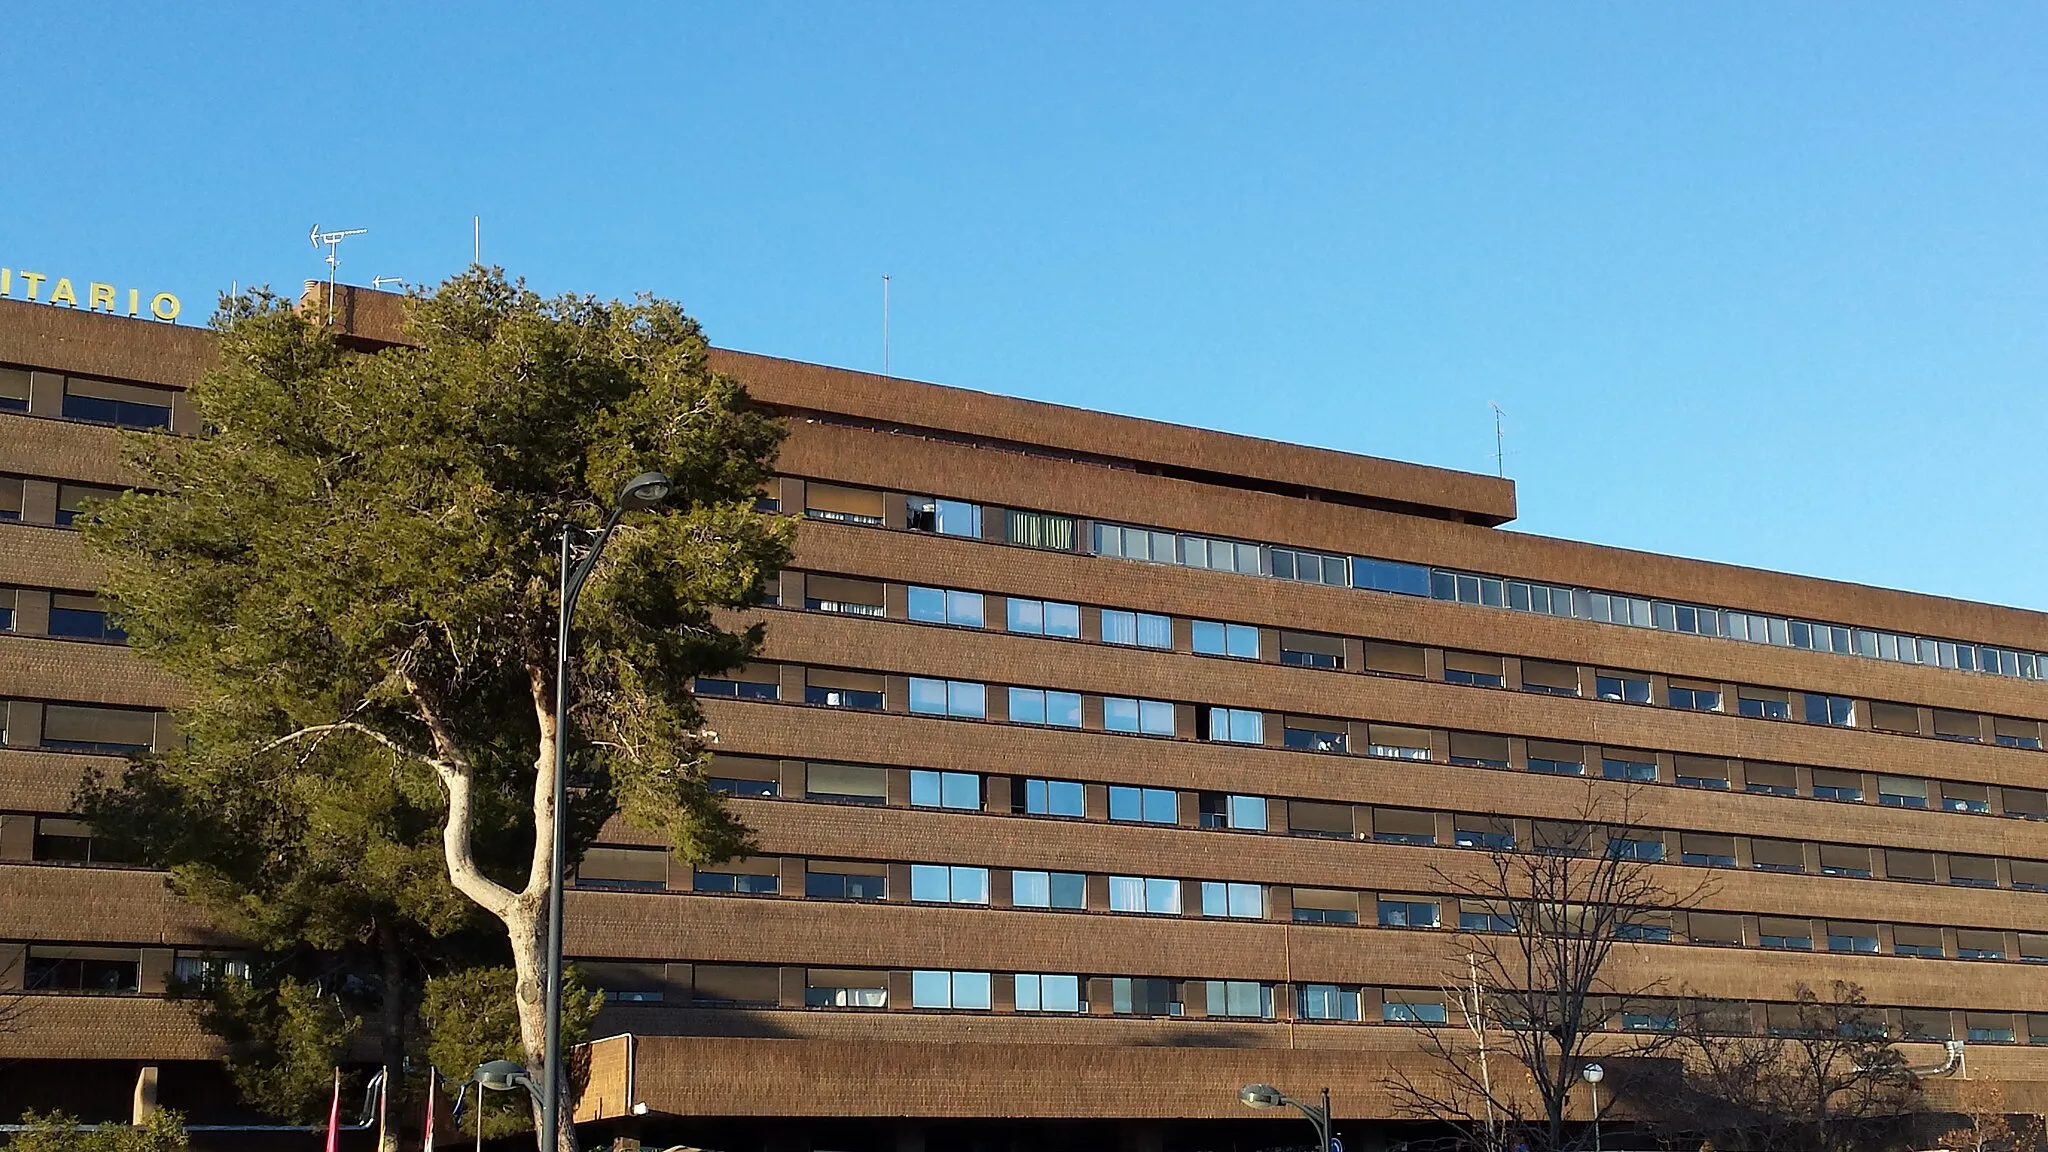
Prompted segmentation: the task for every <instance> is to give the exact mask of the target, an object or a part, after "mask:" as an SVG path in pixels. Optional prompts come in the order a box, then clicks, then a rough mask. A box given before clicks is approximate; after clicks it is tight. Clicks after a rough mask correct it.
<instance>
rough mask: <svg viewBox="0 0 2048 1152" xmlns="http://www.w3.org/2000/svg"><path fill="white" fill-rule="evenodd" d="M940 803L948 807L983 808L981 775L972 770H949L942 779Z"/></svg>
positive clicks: (977, 809)
mask: <svg viewBox="0 0 2048 1152" xmlns="http://www.w3.org/2000/svg"><path fill="white" fill-rule="evenodd" d="M940 788H941V791H942V795H941V797H940V803H941V804H943V805H945V806H946V807H948V808H967V809H973V810H976V811H979V810H980V808H981V777H979V776H976V775H974V774H973V773H971V772H948V773H946V774H945V775H944V776H943V777H942V778H941V780H940Z"/></svg>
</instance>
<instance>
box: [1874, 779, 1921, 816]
mask: <svg viewBox="0 0 2048 1152" xmlns="http://www.w3.org/2000/svg"><path fill="white" fill-rule="evenodd" d="M1877 802H1878V803H1879V804H1882V805H1884V806H1885V807H1887V808H1925V807H1927V781H1925V780H1911V779H1908V778H1906V777H1904V776H1879V777H1878V778H1877Z"/></svg>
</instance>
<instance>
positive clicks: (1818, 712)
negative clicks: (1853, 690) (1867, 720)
mask: <svg viewBox="0 0 2048 1152" xmlns="http://www.w3.org/2000/svg"><path fill="white" fill-rule="evenodd" d="M1800 701H1801V707H1802V709H1803V712H1802V716H1803V718H1804V719H1805V720H1806V722H1807V723H1808V724H1832V725H1834V726H1835V727H1837V728H1851V727H1854V726H1855V724H1856V704H1855V701H1853V700H1850V699H1849V698H1848V697H1847V696H1826V695H1822V694H1820V693H1818V692H1802V693H1800Z"/></svg>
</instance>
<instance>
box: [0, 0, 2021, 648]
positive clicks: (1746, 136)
mask: <svg viewBox="0 0 2048 1152" xmlns="http://www.w3.org/2000/svg"><path fill="white" fill-rule="evenodd" d="M0 43H4V44H5V48H6V57H7V60H8V62H9V69H8V78H7V81H6V92H5V95H4V96H0V161H4V170H0V265H8V266H12V267H14V268H24V267H26V268H33V269H38V270H42V271H47V272H49V273H51V274H53V275H59V274H68V275H72V276H75V277H81V278H90V279H96V280H111V281H114V282H116V283H118V284H120V285H122V286H123V287H127V286H138V287H143V288H144V289H145V296H146V295H147V293H148V292H149V291H154V290H158V289H163V290H170V291H175V292H178V293H180V294H181V295H182V296H184V297H185V299H186V300H187V302H188V304H187V316H186V319H187V320H199V319H203V316H204V313H205V312H206V311H208V308H207V307H206V306H205V305H206V302H207V301H209V300H210V299H211V297H212V295H213V293H214V292H215V291H217V290H219V289H223V288H226V287H227V286H228V285H229V283H230V282H231V281H240V282H241V283H242V284H244V285H246V284H249V283H251V282H268V283H271V284H274V285H278V286H280V287H284V286H292V285H296V284H297V283H298V282H299V281H301V280H303V279H305V278H307V277H313V276H319V275H323V274H324V272H325V268H324V266H323V265H322V264H321V263H320V260H319V255H318V254H317V253H316V252H314V251H313V250H312V248H311V246H310V244H309V243H308V240H307V231H308V229H309V227H310V226H311V225H313V224H315V223H318V224H320V225H323V226H326V227H363V228H368V229H370V232H369V234H368V235H367V236H363V237H360V238H357V239H354V240H351V241H349V242H348V243H347V244H346V245H345V246H344V248H343V250H342V256H343V259H344V263H343V265H342V276H343V278H344V279H346V280H350V281H353V282H358V283H365V282H367V281H368V280H369V279H370V277H372V276H402V277H405V278H407V279H409V280H415V281H418V280H426V281H433V280H437V279H439V278H441V277H443V276H445V275H448V274H450V273H452V272H454V271H457V270H459V269H460V268H461V267H462V266H463V265H464V264H466V263H467V261H468V259H469V256H470V246H471V231H470V221H471V216H472V215H473V214H474V215H481V217H482V220H483V227H482V234H483V255H484V259H485V261H486V262H488V263H497V264H502V265H504V266H505V267H506V268H507V269H508V270H509V271H511V272H513V273H515V274H519V275H523V276H525V277H527V278H528V279H529V280H530V281H531V282H532V283H533V284H534V285H535V286H536V287H538V288H540V289H541V290H543V291H547V292H558V291H578V292H592V293H598V294H603V295H623V294H630V293H632V292H635V291H639V290H651V291H654V292H657V293H660V294H663V295H666V296H671V297H674V298H676V299H679V300H681V301H682V302H683V303H684V304H685V306H687V307H688V308H689V309H690V310H691V311H692V312H693V313H694V314H696V315H697V316H699V317H700V318H701V319H702V320H703V321H704V324H705V326H706V328H707V330H708V331H709V333H710V335H711V336H712V338H713V340H714V341H716V342H717V343H720V344H723V345H726V346H729V347H736V348H744V349H749V350H754V351H760V352H766V353H772V354H775V355H782V356H790V357H796V358H800V359H806V360H817V361H822V362H826V363H830V364H839V365H845V366H848V367H854V368H863V369H879V368H880V367H881V361H882V339H881V277H882V275H883V274H884V273H887V274H888V275H890V276H891V277H892V278H893V279H892V284H893V292H892V297H893V298H892V312H893V315H892V336H891V343H892V350H891V367H892V369H893V370H894V371H895V373H896V374H898V375H904V376H912V377H917V378H921V379H927V380H936V381H940V382H944V383H949V384H957V385H962V386H965V387H970V388H978V389H983V390H987V391H992V392H1001V393H1009V394H1013V395H1018V396H1029V397H1035V398H1039V399H1045V400H1053V401H1058V402H1061V403H1067V404H1076V405H1084V406H1087V407H1093V408H1104V409H1109V410H1112V411H1118V412H1127V413H1132V414H1135V415H1140V416H1147V417H1153V418H1158V419H1164V420H1173V421H1180V422H1184V423H1189V424H1198V425H1203V426H1207V427H1213V428H1222V429H1228V430H1231V431H1235V432H1243V433H1249V434H1253V435H1258V436H1269V437H1275V438H1280V439H1286V440H1295V441H1304V442H1307V443H1312V444H1319V445H1324V446H1327V447H1331V448H1340V449H1345V450H1348V451H1354V452H1365V453H1373V454H1377V455H1385V456H1392V457H1398V458H1401V459H1406V460H1414V461H1419V462H1422V463H1427V464H1436V465H1443V466H1447V467H1453V468H1463V469H1469V470H1474V471H1486V472H1490V471H1492V470H1493V467H1494V460H1493V451H1494V436H1493V418H1492V415H1491V413H1490V412H1489V411H1488V408H1487V404H1488V402H1489V401H1496V402H1498V403H1499V404H1500V406H1501V407H1502V408H1503V409H1504V410H1505V411H1506V413H1507V418H1506V429H1507V458H1506V467H1507V474H1508V475H1509V476H1510V477H1512V478H1513V479H1515V480H1516V481H1518V482H1519V485H1520V496H1521V505H1522V509H1523V516H1522V519H1521V520H1520V521H1519V523H1518V525H1517V526H1518V527H1519V528H1520V529H1521V530H1523V531H1530V532H1539V533H1543V534H1546V535H1557V536H1566V537H1572V538H1577V539H1583V540H1592V541H1598V542H1601V543H1607V544H1615V545H1621V546H1625V547H1631V548H1642V549H1649V550H1654V551H1660V552H1673V553H1679V554H1684V555H1690V556H1700V557H1705V558H1709V559H1715V560H1722V561H1728V562H1733V563H1741V564H1751V565H1757V566H1761V567H1768V568H1778V569H1784V570H1789V571H1794V572H1803V573H1810V574H1814V575H1822V576H1829V577H1835V578H1840V579H1847V580H1854V581H1859V582H1864V583H1872V584H1882V585H1888V586H1893V587H1902V588H1909V589H1914V590H1918V591H1926V592H1935V593H1941V594H1945V595H1953V596H1962V597H1968V598H1973V599H1986V600H1995V601H2001V602H2006V603H2013V604H2020V605H2025V606H2029V607H2033V608H2041V609H2048V584H2044V583H2043V581H2042V579H2041V576H2040V573H2041V571H2042V569H2043V568H2044V560H2048V543H2044V539H2043V528H2044V523H2043V521H2044V514H2043V504H2042V498H2041V481H2042V475H2043V471H2044V460H2048V452H2044V447H2043V438H2044V427H2048V400H2044V399H2043V396H2042V384H2043V381H2044V369H2048V8H2044V7H2043V6H2041V5H2038V4H2019V3H2009V4H2000V5H1992V4H1981V3H1954V4H1915V5H1904V4H1893V5H1886V4H1878V3H1868V4H1856V5H1840V4H1806V5H1795V4H1691V5H1677V4H1621V3H1611V4H1600V5H1594V4H1565V3H1556V4H1527V5H1507V4H1492V5H1473V4H1467V5H1452V4H1393V3H1376V4H1361V3H1345V4H1340V3H1334V2H1322V3H1295V4H1249V3H1247V4H1237V5H1221V4H1215V5H1202V4H1194V3H1164V2H1159V0H1144V2H1136V0H1133V2H1128V3H1111V4H1102V3H1073V4H1056V3H1032V4H1020V5H997V4H992V3H968V4H959V3H928V4H897V3H881V2H865V0H864V2H861V3H855V4H823V3H818V4H806V5H798V4H773V3H739V2H733V3H726V4H718V5H710V4H681V3H661V4H653V3H650V4H647V5H644V6H636V7H627V6H623V5H611V4H596V3H586V4H559V3H558V4H548V5H517V4H509V3H500V4H492V5H476V6H473V7H469V8H466V9H465V8H458V7H457V6H456V5H453V4H438V3H432V4H428V3H417V2H413V3H403V4H399V3H366V2H359V3H353V4H345V5H331V4H330V5H320V6H317V7H316V6H310V5H295V4H271V5H257V4H237V5H233V6H228V5H204V4H190V5H141V4H10V5H8V6H7V10H6V12H5V14H4V15H0ZM17 290H18V289H17ZM1249 530H1250V529H1249V527H1248V531H1249ZM1357 547H1358V548H1359V550H1361V551H1366V552H1370V551H1371V542H1370V541H1363V540H1361V541H1359V542H1358V543H1357ZM1671 591H1673V592H1674V593H1677V592H1680V591H1681V590H1677V589H1673V590H1671ZM1981 639H1998V638H1997V637H1982V638H1981Z"/></svg>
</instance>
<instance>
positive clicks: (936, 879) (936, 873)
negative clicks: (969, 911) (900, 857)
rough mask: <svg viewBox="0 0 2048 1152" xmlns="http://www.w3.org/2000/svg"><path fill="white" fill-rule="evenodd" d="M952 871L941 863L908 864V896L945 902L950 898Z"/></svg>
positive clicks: (915, 898) (914, 898) (913, 898)
mask: <svg viewBox="0 0 2048 1152" xmlns="http://www.w3.org/2000/svg"><path fill="white" fill-rule="evenodd" d="M952 891H953V887H952V873H951V871H950V870H949V869H948V868H947V867H946V866H945V865H943V864H912V865H911V866H910V898H911V899H912V900H933V901H938V902H941V903H943V902H945V901H947V900H950V899H952Z"/></svg>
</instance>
